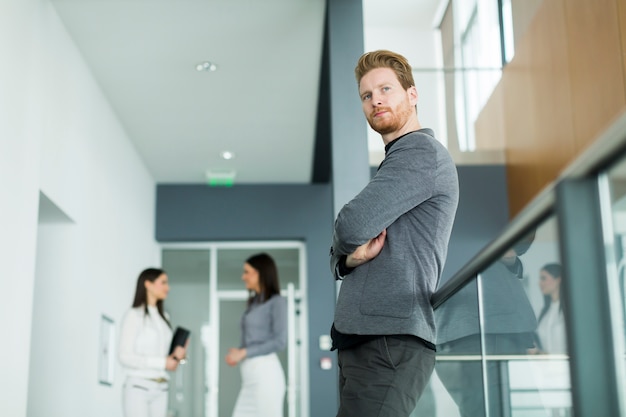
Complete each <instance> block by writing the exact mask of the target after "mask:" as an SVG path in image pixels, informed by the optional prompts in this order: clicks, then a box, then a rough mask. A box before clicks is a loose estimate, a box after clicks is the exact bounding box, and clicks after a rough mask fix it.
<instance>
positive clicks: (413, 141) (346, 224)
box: [331, 135, 437, 273]
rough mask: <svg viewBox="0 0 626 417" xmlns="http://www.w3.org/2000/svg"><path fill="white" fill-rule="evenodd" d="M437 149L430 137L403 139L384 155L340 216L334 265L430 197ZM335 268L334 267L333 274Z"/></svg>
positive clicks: (334, 240)
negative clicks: (380, 162) (374, 172)
mask: <svg viewBox="0 0 626 417" xmlns="http://www.w3.org/2000/svg"><path fill="white" fill-rule="evenodd" d="M436 167H437V152H436V150H435V149H434V147H433V145H432V144H431V143H430V141H429V140H427V139H425V138H423V137H422V135H419V136H418V137H407V138H403V139H402V142H399V143H397V144H395V146H393V147H392V148H391V150H390V152H389V153H388V155H387V156H386V157H385V160H384V161H383V163H382V164H381V166H380V168H379V169H378V172H377V173H376V175H375V176H374V178H372V180H371V181H370V182H369V184H368V185H367V186H366V187H365V188H364V189H363V190H362V191H361V192H360V193H359V194H358V195H357V196H356V197H355V198H354V199H352V200H351V201H350V202H349V203H348V204H346V205H345V206H344V207H343V208H342V209H341V210H340V212H339V214H338V215H337V219H336V220H335V227H334V233H333V243H332V249H331V258H332V260H331V268H333V267H336V264H337V262H338V261H339V258H340V257H341V256H342V255H348V254H350V253H352V252H354V250H355V249H356V248H357V247H359V246H360V245H362V244H364V243H365V242H367V241H368V240H370V239H372V238H374V237H376V236H377V235H378V234H380V232H382V230H383V229H385V228H387V227H389V226H390V225H391V224H392V223H393V222H394V221H396V219H398V218H399V217H400V216H402V215H403V214H404V213H406V212H408V211H409V210H411V209H413V208H414V207H416V206H417V205H419V204H421V203H423V202H424V201H426V200H428V199H429V198H430V197H431V196H432V193H433V190H434V184H435V175H436ZM334 272H335V268H333V273H334Z"/></svg>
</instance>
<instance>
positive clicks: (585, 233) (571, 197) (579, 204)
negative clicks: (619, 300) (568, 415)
mask: <svg viewBox="0 0 626 417" xmlns="http://www.w3.org/2000/svg"><path fill="white" fill-rule="evenodd" d="M556 192H557V202H556V208H557V216H558V225H559V237H560V245H561V260H562V262H563V272H564V276H565V277H566V280H565V282H564V284H563V295H564V300H563V302H564V304H563V312H564V314H565V319H566V326H567V341H568V347H569V356H570V370H571V379H572V400H573V405H574V413H575V414H576V415H577V416H618V415H620V411H619V395H621V393H618V392H617V387H618V386H619V384H618V383H617V380H616V372H615V369H616V365H617V364H616V360H615V351H614V343H613V337H614V334H613V332H612V329H611V321H612V320H611V309H610V297H609V288H608V281H607V280H608V278H607V258H606V254H605V250H606V249H605V245H604V239H603V236H602V217H601V209H600V202H599V192H598V183H597V179H596V178H591V179H584V180H564V181H562V182H561V183H560V184H559V185H558V186H557V188H556Z"/></svg>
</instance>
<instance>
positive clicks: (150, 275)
mask: <svg viewBox="0 0 626 417" xmlns="http://www.w3.org/2000/svg"><path fill="white" fill-rule="evenodd" d="M163 274H165V271H164V270H162V269H158V268H146V269H144V270H143V271H142V272H141V274H139V278H137V289H136V290H135V299H134V300H133V307H141V306H143V309H144V312H145V313H146V315H147V314H148V291H147V290H146V281H150V282H154V281H156V280H157V278H159V277H160V276H161V275H163ZM156 307H157V310H158V311H159V315H160V316H161V317H163V320H165V322H166V323H167V325H168V326H170V327H172V325H171V324H170V321H169V320H168V319H167V318H166V317H165V313H163V300H157V303H156Z"/></svg>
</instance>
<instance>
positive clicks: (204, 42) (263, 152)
mask: <svg viewBox="0 0 626 417" xmlns="http://www.w3.org/2000/svg"><path fill="white" fill-rule="evenodd" d="M51 1H52V4H53V5H54V7H55V8H56V10H57V12H58V14H59V16H60V18H61V20H62V21H63V22H64V24H65V26H66V27H67V30H68V32H69V34H70V36H71V37H72V38H73V39H74V41H75V42H76V44H77V46H78V48H79V50H80V51H81V53H82V54H83V56H84V58H85V61H86V62H87V64H88V65H89V67H90V68H91V70H92V72H93V74H94V76H95V78H96V79H97V80H98V82H99V84H100V86H101V88H102V90H103V91H104V94H105V95H106V96H107V98H108V99H109V101H110V103H111V105H112V107H113V109H114V111H115V112H116V114H117V115H118V117H119V119H120V121H121V123H122V124H123V126H124V127H125V129H126V131H127V133H128V135H129V137H130V139H131V141H132V142H133V143H134V144H135V146H136V148H137V151H138V152H139V154H140V155H141V157H142V158H143V160H144V161H145V163H146V166H147V167H148V169H149V171H150V172H151V174H152V175H153V177H154V179H155V180H156V181H157V182H159V183H201V182H204V181H205V180H206V177H205V174H206V171H207V170H214V171H235V172H236V182H237V183H247V184H255V183H256V184H260V183H309V182H310V181H311V173H312V161H313V146H314V135H315V120H316V111H317V99H318V79H319V71H320V67H321V53H322V40H323V28H324V13H325V0H262V1H259V0H51ZM438 3H439V0H414V1H410V0H364V14H365V16H364V22H365V23H366V26H367V24H368V22H372V24H376V25H381V24H382V25H385V24H390V23H391V24H394V23H393V22H396V21H397V24H398V25H413V24H418V23H423V22H428V24H430V23H431V22H432V19H433V14H434V12H435V10H436V7H434V6H433V5H436V4H438ZM412 16H414V18H412ZM385 22H386V23H385ZM366 30H367V28H366ZM205 60H208V61H212V62H214V63H215V64H216V65H217V67H218V69H217V71H215V72H198V71H197V70H196V65H197V64H198V63H200V62H202V61H205ZM224 150H229V151H232V152H234V153H235V155H236V157H235V158H234V159H232V160H229V161H226V160H223V159H222V158H221V157H220V153H221V152H222V151H224Z"/></svg>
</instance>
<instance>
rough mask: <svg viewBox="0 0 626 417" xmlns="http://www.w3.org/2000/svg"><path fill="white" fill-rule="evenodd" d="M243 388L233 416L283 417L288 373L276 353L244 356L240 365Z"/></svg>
mask: <svg viewBox="0 0 626 417" xmlns="http://www.w3.org/2000/svg"><path fill="white" fill-rule="evenodd" d="M240 369H241V391H239V396H238V397H237V402H236V403H235V409H234V411H233V417H282V416H283V406H284V404H283V403H284V401H285V373H284V372H283V368H282V366H281V365H280V360H279V359H278V356H277V355H276V354H275V353H270V354H269V355H263V356H255V357H253V358H250V359H245V360H244V361H242V362H241V364H240Z"/></svg>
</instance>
